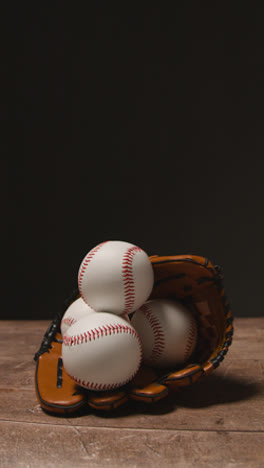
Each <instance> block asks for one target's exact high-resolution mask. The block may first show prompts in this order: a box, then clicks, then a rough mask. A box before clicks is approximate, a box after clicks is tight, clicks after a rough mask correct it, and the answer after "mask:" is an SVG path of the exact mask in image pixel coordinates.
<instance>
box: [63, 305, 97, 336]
mask: <svg viewBox="0 0 264 468" xmlns="http://www.w3.org/2000/svg"><path fill="white" fill-rule="evenodd" d="M91 313H96V312H95V311H94V310H93V309H92V308H91V307H90V306H88V305H87V304H86V302H84V300H83V299H82V298H81V297H79V298H78V299H76V301H74V302H72V303H71V304H70V306H69V307H68V309H67V310H66V312H65V313H64V315H63V317H62V320H61V324H60V328H61V334H62V336H64V335H65V333H66V331H67V330H68V328H69V327H70V326H72V325H73V324H74V323H75V322H77V320H79V319H80V318H81V317H85V316H86V315H89V314H91Z"/></svg>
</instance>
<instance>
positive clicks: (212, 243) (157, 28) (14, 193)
mask: <svg viewBox="0 0 264 468" xmlns="http://www.w3.org/2000/svg"><path fill="white" fill-rule="evenodd" d="M88 4H89V2H88ZM86 5H87V4H86ZM263 12H264V9H263V8H261V7H259V8H257V7H252V6H247V8H244V9H243V7H242V5H241V2H240V3H239V4H236V8H234V9H232V8H231V7H230V2H226V3H225V2H221V3H219V2H218V4H217V5H216V4H215V3H214V4H213V6H212V5H211V2H193V3H191V2H187V4H185V5H184V7H181V6H177V7H174V8H173V9H169V8H167V7H166V6H160V7H159V8H155V7H153V6H152V7H150V6H148V7H147V6H146V5H145V6H142V5H141V6H140V9H138V8H136V6H135V5H134V4H133V3H132V4H130V10H129V9H128V8H127V9H125V8H123V9H122V8H121V9H120V8H116V9H114V8H113V5H112V4H111V3H105V4H102V3H100V6H98V7H96V8H87V7H86V8H84V7H82V6H81V5H80V4H79V3H77V4H76V3H73V4H71V6H70V7H67V6H65V5H64V3H63V2H61V3H53V4H52V6H51V7H48V6H46V4H45V3H43V4H42V5H40V4H39V3H38V2H37V3H36V5H35V6H31V7H29V6H28V5H25V4H22V5H21V4H20V5H17V7H16V8H15V9H14V11H13V12H12V19H11V20H9V23H8V25H9V26H10V28H9V29H10V38H11V40H10V41H9V42H8V43H7V52H8V53H7V55H8V58H9V62H10V65H11V67H12V80H11V88H12V95H13V97H15V99H14V108H13V107H12V112H11V114H12V118H14V124H12V137H13V140H14V141H15V142H16V143H17V149H16V151H15V153H13V154H12V155H11V157H10V158H9V159H8V168H9V176H8V178H4V179H5V180H3V184H5V183H6V181H8V188H9V192H8V209H7V222H6V223H4V224H5V227H7V244H6V245H7V247H6V248H5V247H3V256H5V257H7V262H8V269H7V270H6V271H8V274H7V275H5V276H6V278H5V279H6V281H7V292H6V294H5V295H4V301H5V302H4V304H3V313H2V318H4V319H10V318H16V319H50V318H52V317H53V316H54V314H55V313H56V312H57V311H58V310H60V309H61V306H62V303H63V301H64V300H65V298H66V297H67V296H68V295H69V294H70V292H71V291H72V289H73V288H75V287H76V285H77V272H78V268H79V265H80V262H81V260H82V258H83V257H84V255H85V254H86V253H87V252H88V251H89V250H90V249H91V248H92V247H94V246H95V245H97V244H98V243H99V242H101V241H103V240H107V239H118V240H126V241H129V242H131V243H134V244H137V245H139V246H140V247H142V248H143V249H144V250H146V252H147V253H148V254H149V255H152V254H161V255H170V254H173V255H177V254H185V253H188V254H196V255H202V256H205V257H207V258H209V259H210V260H211V261H212V262H213V263H214V264H220V265H221V266H222V267H223V269H224V275H225V286H226V291H227V294H228V297H229V300H230V302H231V306H232V311H233V314H234V316H251V317H252V316H260V315H262V314H263V296H262V290H263V279H264V278H263V267H262V263H263V238H264V221H263V196H264V189H263V104H264V103H263V74H264V73H263V71H264V70H263V63H264V61H263V51H264V49H263V46H264V42H263V35H262V30H263ZM14 155H16V156H17V158H16V162H14ZM11 259H12V260H11Z"/></svg>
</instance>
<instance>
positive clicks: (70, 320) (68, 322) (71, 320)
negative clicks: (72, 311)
mask: <svg viewBox="0 0 264 468" xmlns="http://www.w3.org/2000/svg"><path fill="white" fill-rule="evenodd" d="M75 322H76V319H74V318H72V317H66V318H64V319H63V320H62V321H61V325H60V326H62V325H63V324H65V325H68V326H69V327H70V326H71V325H73V324H74V323H75Z"/></svg>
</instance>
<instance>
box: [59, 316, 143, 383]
mask: <svg viewBox="0 0 264 468" xmlns="http://www.w3.org/2000/svg"><path fill="white" fill-rule="evenodd" d="M116 333H127V334H130V335H132V336H133V337H135V338H136V339H137V341H138V344H139V349H140V356H139V363H138V367H137V369H136V370H135V372H134V374H133V375H132V376H130V377H129V378H128V379H126V380H123V381H122V382H117V383H114V384H99V383H96V382H89V381H85V380H82V379H78V378H77V377H75V376H73V375H70V374H68V375H69V376H70V377H71V378H72V379H73V380H74V381H75V382H76V383H77V384H79V385H82V386H83V387H87V388H89V389H92V390H112V389H114V388H117V387H121V386H122V385H125V384H126V383H127V382H128V381H129V380H132V379H133V378H134V377H135V375H136V374H137V372H138V370H139V368H140V365H141V361H142V345H141V341H140V339H139V336H138V334H137V332H136V330H134V329H133V328H131V327H129V325H120V324H115V325H112V324H110V325H102V326H101V327H97V328H93V329H92V330H87V331H86V332H83V333H79V334H78V335H74V336H68V335H67V334H65V335H64V338H63V344H64V345H65V346H75V345H79V344H82V343H87V342H88V341H92V340H96V339H98V338H101V337H104V336H108V335H114V334H116Z"/></svg>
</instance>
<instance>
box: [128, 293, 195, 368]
mask: <svg viewBox="0 0 264 468" xmlns="http://www.w3.org/2000/svg"><path fill="white" fill-rule="evenodd" d="M131 324H132V326H133V327H134V328H135V329H136V330H137V332H138V334H139V337H140V339H141V343H142V349H143V361H144V362H145V363H146V364H147V365H149V366H152V367H168V366H171V365H176V364H183V363H184V362H186V361H188V359H189V358H190V356H191V354H192V353H193V351H194V348H195V346H196V341H197V326H196V321H195V319H194V318H193V316H192V314H191V313H190V311H189V310H188V309H187V308H186V307H184V306H183V305H182V304H181V303H179V302H176V301H172V300H168V299H163V300H162V299H156V300H151V301H148V302H146V303H145V304H144V305H143V306H142V307H140V309H138V310H137V311H136V312H135V313H134V315H133V317H132V319H131Z"/></svg>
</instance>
